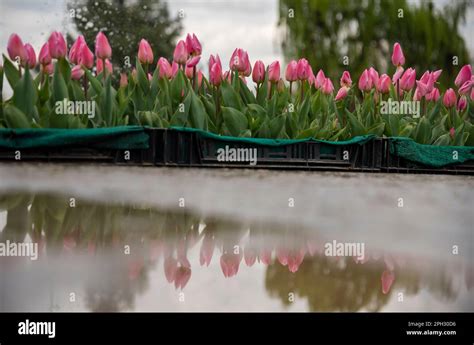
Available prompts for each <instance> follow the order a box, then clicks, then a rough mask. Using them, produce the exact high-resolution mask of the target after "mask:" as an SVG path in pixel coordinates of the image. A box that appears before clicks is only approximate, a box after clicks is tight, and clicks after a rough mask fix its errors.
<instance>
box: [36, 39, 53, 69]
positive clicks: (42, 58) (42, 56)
mask: <svg viewBox="0 0 474 345" xmlns="http://www.w3.org/2000/svg"><path fill="white" fill-rule="evenodd" d="M38 60H39V62H40V64H41V65H43V66H45V65H49V64H50V63H51V55H50V54H49V44H48V43H45V44H43V46H42V47H41V50H40V53H39V58H38Z"/></svg>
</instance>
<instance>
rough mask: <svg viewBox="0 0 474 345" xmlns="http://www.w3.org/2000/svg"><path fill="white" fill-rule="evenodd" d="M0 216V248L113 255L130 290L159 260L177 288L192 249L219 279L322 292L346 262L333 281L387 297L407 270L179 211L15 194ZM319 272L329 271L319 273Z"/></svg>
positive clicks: (187, 277)
mask: <svg viewBox="0 0 474 345" xmlns="http://www.w3.org/2000/svg"><path fill="white" fill-rule="evenodd" d="M0 210H7V212H8V214H7V224H6V226H5V228H4V230H3V231H2V232H1V233H0V241H1V242H4V241H6V240H7V239H9V240H14V241H16V242H21V241H24V240H25V238H26V236H27V235H29V237H30V238H31V239H32V240H33V241H34V242H36V243H39V244H40V247H43V248H44V249H43V250H42V253H43V254H44V255H49V254H60V255H76V254H80V255H90V256H92V255H94V256H95V255H97V256H99V255H101V254H102V253H108V252H112V253H114V254H115V255H117V254H118V255H119V256H118V257H119V258H122V260H121V261H120V260H119V261H117V263H118V264H119V265H121V270H120V272H122V273H121V274H122V275H123V277H124V278H125V279H126V280H127V281H129V282H130V283H131V284H132V283H133V284H132V285H131V286H135V284H138V285H140V284H141V285H143V282H146V277H147V272H148V270H149V269H150V268H151V267H152V265H154V264H156V263H157V262H158V261H159V260H160V259H162V260H163V264H162V265H163V271H164V279H166V281H167V282H169V283H170V284H172V285H174V287H175V288H176V289H178V290H179V289H184V288H185V287H186V286H188V284H189V282H190V281H191V276H192V275H193V273H194V274H196V271H197V270H196V269H195V268H194V272H193V267H192V263H193V262H190V260H189V259H188V253H189V251H190V250H191V249H193V248H196V249H197V251H198V255H199V260H198V261H199V264H200V265H201V266H203V267H208V266H212V265H211V264H212V263H214V264H215V266H217V267H220V270H221V272H222V276H223V277H225V278H230V279H232V278H235V276H236V275H237V274H238V273H239V270H240V271H242V269H243V268H242V267H241V265H245V266H247V267H252V266H255V265H257V264H260V265H265V266H268V268H267V272H273V271H275V272H278V274H279V275H284V277H285V279H282V280H281V281H279V284H284V283H285V282H286V281H288V280H295V281H299V279H302V284H305V286H307V285H308V284H309V283H308V282H309V281H311V279H312V277H313V276H318V280H317V282H315V284H317V285H318V286H321V285H324V284H328V286H330V287H331V288H328V289H329V290H330V289H334V288H335V286H334V284H339V283H340V282H339V281H337V279H336V280H335V279H334V277H332V276H331V275H332V274H333V273H334V267H337V265H340V264H342V265H346V266H348V265H349V264H348V262H350V263H351V264H350V265H349V266H348V267H350V270H352V271H354V270H356V271H357V272H359V273H354V274H355V276H354V275H351V274H347V276H344V278H338V279H342V281H343V282H345V283H346V284H347V281H350V280H356V278H357V277H356V276H357V274H358V275H362V276H364V279H365V280H364V282H363V283H360V284H361V286H366V287H365V289H370V290H371V291H373V293H375V294H377V295H380V296H385V295H387V297H388V296H389V295H390V293H391V291H393V287H394V286H395V285H396V286H397V288H400V289H401V288H403V287H406V286H407V284H406V281H407V279H406V278H403V276H404V275H405V276H406V275H407V273H406V272H405V271H410V268H409V267H407V266H406V264H403V263H401V262H400V260H398V259H397V258H392V257H390V256H387V255H385V256H381V255H379V256H376V255H369V253H366V255H365V257H364V258H363V259H356V258H343V257H325V256H324V251H323V249H322V248H323V247H324V243H325V241H324V240H323V239H318V238H316V237H315V235H314V233H313V234H305V232H304V231H294V229H291V230H292V231H290V230H289V229H288V228H285V226H268V225H267V224H247V225H243V224H241V223H239V222H231V221H224V220H222V219H215V218H205V217H202V216H197V215H194V214H190V213H188V212H184V211H183V210H180V211H161V210H156V209H150V208H147V207H136V206H121V205H107V204H93V203H87V202H85V201H81V200H76V207H75V208H71V207H69V199H68V198H66V197H51V196H47V195H35V196H28V195H23V196H22V195H18V194H15V195H12V196H6V197H3V198H2V197H0ZM131 229H133V231H132V230H131ZM124 246H130V247H132V248H133V253H132V254H131V255H127V256H123V248H124ZM315 262H316V263H321V267H320V266H316V267H317V268H314V267H313V266H314V265H315ZM308 267H310V268H311V267H313V268H312V269H308ZM401 268H403V269H401ZM209 269H211V267H210V268H209ZM315 270H316V271H315ZM317 270H319V271H317ZM325 270H328V271H330V272H331V273H330V274H329V275H325V273H324V272H325ZM352 271H351V272H352ZM321 272H322V273H321ZM410 272H411V271H410ZM349 273H350V272H349ZM410 274H412V273H410ZM415 276H416V275H415ZM465 277H466V278H465V284H466V286H467V287H472V285H473V283H472V281H473V278H472V273H469V272H468V271H467V272H466V276H465ZM359 278H360V277H359ZM404 279H405V280H404ZM410 279H415V278H410ZM139 282H140V283H139ZM331 284H333V285H331ZM307 287H308V288H310V286H307ZM347 288H348V287H347ZM443 288H444V289H445V291H447V292H446V294H448V295H452V294H453V292H452V289H451V288H450V286H449V284H448V285H445V286H444V287H443ZM342 291H344V289H342ZM412 291H416V288H413V289H412ZM286 294H287V292H286ZM327 310H331V308H328V309H327Z"/></svg>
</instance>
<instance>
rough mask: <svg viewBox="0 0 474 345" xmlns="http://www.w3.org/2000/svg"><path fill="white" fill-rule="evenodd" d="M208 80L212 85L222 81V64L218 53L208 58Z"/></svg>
mask: <svg viewBox="0 0 474 345" xmlns="http://www.w3.org/2000/svg"><path fill="white" fill-rule="evenodd" d="M209 82H210V83H211V84H212V85H214V86H219V85H220V84H221V82H222V64H221V59H220V58H219V55H216V57H215V58H214V56H213V55H211V58H210V59H209Z"/></svg>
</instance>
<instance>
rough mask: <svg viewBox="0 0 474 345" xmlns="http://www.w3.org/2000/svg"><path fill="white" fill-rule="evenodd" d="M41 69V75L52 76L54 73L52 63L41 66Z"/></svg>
mask: <svg viewBox="0 0 474 345" xmlns="http://www.w3.org/2000/svg"><path fill="white" fill-rule="evenodd" d="M41 68H42V71H43V73H46V74H49V75H51V74H53V72H54V65H53V63H52V62H50V63H49V64H47V65H41Z"/></svg>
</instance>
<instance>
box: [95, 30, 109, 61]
mask: <svg viewBox="0 0 474 345" xmlns="http://www.w3.org/2000/svg"><path fill="white" fill-rule="evenodd" d="M95 55H96V56H97V58H98V59H99V60H103V59H110V58H111V57H112V48H111V47H110V44H109V40H108V39H107V36H105V34H104V33H103V32H102V31H100V32H99V33H98V34H97V36H96V38H95Z"/></svg>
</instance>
